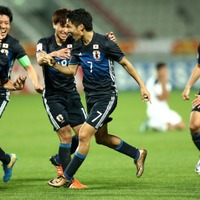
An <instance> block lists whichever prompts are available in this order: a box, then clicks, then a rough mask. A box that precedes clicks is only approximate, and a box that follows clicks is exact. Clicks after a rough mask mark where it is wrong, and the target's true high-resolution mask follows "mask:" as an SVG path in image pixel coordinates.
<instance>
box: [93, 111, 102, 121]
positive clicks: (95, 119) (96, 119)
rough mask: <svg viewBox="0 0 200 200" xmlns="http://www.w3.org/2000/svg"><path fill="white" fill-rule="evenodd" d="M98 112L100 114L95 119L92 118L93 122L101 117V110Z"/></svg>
mask: <svg viewBox="0 0 200 200" xmlns="http://www.w3.org/2000/svg"><path fill="white" fill-rule="evenodd" d="M97 113H98V114H99V115H98V116H97V117H96V118H94V119H93V120H92V122H94V121H96V120H97V119H98V118H99V117H101V115H102V113H101V112H99V111H97Z"/></svg>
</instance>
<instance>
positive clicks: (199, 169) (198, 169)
mask: <svg viewBox="0 0 200 200" xmlns="http://www.w3.org/2000/svg"><path fill="white" fill-rule="evenodd" d="M195 172H196V173H197V174H200V160H199V161H198V163H197V165H196V169H195Z"/></svg>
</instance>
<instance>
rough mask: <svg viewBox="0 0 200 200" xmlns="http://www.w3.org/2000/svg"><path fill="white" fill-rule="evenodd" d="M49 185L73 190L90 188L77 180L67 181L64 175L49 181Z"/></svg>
mask: <svg viewBox="0 0 200 200" xmlns="http://www.w3.org/2000/svg"><path fill="white" fill-rule="evenodd" d="M48 184H49V185H50V186H52V187H61V186H65V187H67V188H71V189H84V188H88V187H87V186H86V185H83V184H81V183H80V182H79V181H78V180H77V179H73V180H67V179H66V178H65V176H64V175H63V176H60V177H57V178H54V179H52V180H50V181H48Z"/></svg>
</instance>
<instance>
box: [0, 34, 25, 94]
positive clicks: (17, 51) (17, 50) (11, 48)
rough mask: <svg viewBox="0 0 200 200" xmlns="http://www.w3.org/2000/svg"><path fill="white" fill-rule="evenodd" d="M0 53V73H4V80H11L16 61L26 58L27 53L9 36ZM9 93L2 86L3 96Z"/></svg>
mask: <svg viewBox="0 0 200 200" xmlns="http://www.w3.org/2000/svg"><path fill="white" fill-rule="evenodd" d="M0 53H1V58H2V59H1V61H0V71H1V72H2V73H3V75H4V77H3V78H4V79H10V76H11V72H12V68H13V64H14V62H15V60H16V59H20V58H22V57H23V56H25V55H26V52H25V50H24V48H23V47H22V46H21V45H20V44H19V41H18V40H17V39H15V38H14V37H12V36H11V35H9V34H8V35H7V36H6V38H4V39H3V40H2V42H1V43H0ZM7 91H8V90H6V89H4V88H3V87H2V86H1V85H0V95H1V96H5V95H6V94H7Z"/></svg>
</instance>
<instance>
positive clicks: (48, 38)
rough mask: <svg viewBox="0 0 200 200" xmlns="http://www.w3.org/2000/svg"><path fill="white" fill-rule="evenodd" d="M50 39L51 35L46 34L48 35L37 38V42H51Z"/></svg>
mask: <svg viewBox="0 0 200 200" xmlns="http://www.w3.org/2000/svg"><path fill="white" fill-rule="evenodd" d="M52 39H53V35H51V36H48V37H43V38H41V39H39V40H38V43H48V42H51V41H52Z"/></svg>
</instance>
